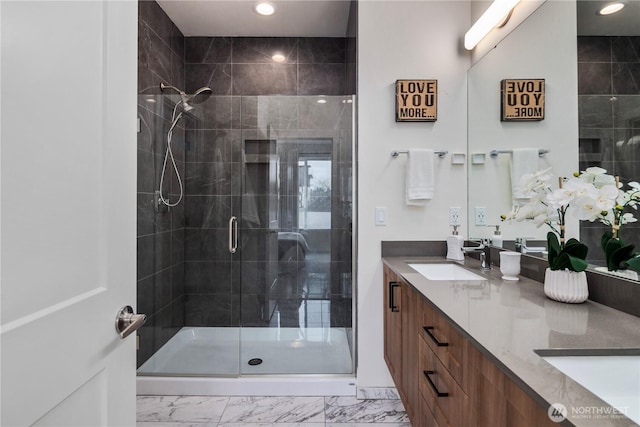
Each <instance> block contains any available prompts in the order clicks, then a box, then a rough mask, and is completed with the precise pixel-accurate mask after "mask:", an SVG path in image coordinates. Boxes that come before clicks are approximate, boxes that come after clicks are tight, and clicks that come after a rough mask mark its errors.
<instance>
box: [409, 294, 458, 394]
mask: <svg viewBox="0 0 640 427" xmlns="http://www.w3.org/2000/svg"><path fill="white" fill-rule="evenodd" d="M421 308H422V324H421V325H419V331H420V336H421V337H422V338H423V339H424V340H425V342H426V343H427V345H428V346H429V348H431V350H432V351H433V352H434V353H435V354H436V356H437V357H438V359H440V362H441V363H442V364H443V365H444V367H445V368H447V370H448V371H449V373H450V374H451V376H452V377H453V378H454V379H455V380H456V382H457V383H458V384H459V385H460V386H461V387H462V389H463V390H465V391H466V390H467V385H468V372H465V369H464V366H466V365H467V357H468V356H467V346H468V341H467V340H466V339H465V338H464V337H463V336H462V335H461V334H460V333H459V332H458V331H457V330H455V328H454V327H453V326H452V325H451V324H450V323H449V322H448V321H447V320H446V319H445V318H444V317H443V316H442V315H441V314H440V313H438V312H437V311H436V310H435V309H434V308H433V307H432V306H431V304H429V303H427V302H423V303H422V307H421Z"/></svg>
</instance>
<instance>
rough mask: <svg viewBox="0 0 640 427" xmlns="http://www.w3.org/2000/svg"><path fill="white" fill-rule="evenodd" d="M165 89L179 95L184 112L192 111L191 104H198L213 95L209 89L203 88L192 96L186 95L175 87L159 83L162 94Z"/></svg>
mask: <svg viewBox="0 0 640 427" xmlns="http://www.w3.org/2000/svg"><path fill="white" fill-rule="evenodd" d="M165 89H173V90H175V91H176V92H178V93H179V94H180V98H181V99H182V109H183V110H184V111H191V110H193V105H192V104H200V103H201V102H204V101H205V100H206V99H207V98H209V96H211V94H212V93H213V91H212V90H211V88H209V87H206V86H205V87H201V88H200V89H198V90H197V91H195V93H194V94H192V95H187V94H186V93H185V92H184V91H182V90H180V89H178V88H177V87H175V86H171V85H166V84H164V83H160V90H161V91H163V92H164V90H165Z"/></svg>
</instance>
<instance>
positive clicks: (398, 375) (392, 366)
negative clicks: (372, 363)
mask: <svg viewBox="0 0 640 427" xmlns="http://www.w3.org/2000/svg"><path fill="white" fill-rule="evenodd" d="M384 283H385V288H384V360H385V362H387V367H388V368H389V373H391V377H392V378H393V381H394V382H395V383H396V387H397V388H398V389H399V388H400V385H401V384H402V371H401V365H402V317H401V314H400V313H401V312H400V308H401V307H402V288H401V286H400V284H399V283H398V276H397V275H396V274H395V273H394V272H392V271H391V270H390V269H388V268H385V269H384ZM398 391H399V390H398Z"/></svg>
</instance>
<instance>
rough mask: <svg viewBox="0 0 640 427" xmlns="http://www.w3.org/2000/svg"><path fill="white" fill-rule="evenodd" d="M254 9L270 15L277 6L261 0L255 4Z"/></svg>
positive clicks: (261, 13)
mask: <svg viewBox="0 0 640 427" xmlns="http://www.w3.org/2000/svg"><path fill="white" fill-rule="evenodd" d="M253 10H255V11H256V13H259V14H260V15H264V16H269V15H273V14H274V13H275V11H276V7H275V6H274V5H273V3H271V2H268V1H261V2H259V3H256V4H255V6H253Z"/></svg>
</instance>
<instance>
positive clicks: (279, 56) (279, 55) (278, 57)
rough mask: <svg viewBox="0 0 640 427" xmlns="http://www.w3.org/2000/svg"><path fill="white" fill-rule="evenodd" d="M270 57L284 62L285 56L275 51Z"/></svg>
mask: <svg viewBox="0 0 640 427" xmlns="http://www.w3.org/2000/svg"><path fill="white" fill-rule="evenodd" d="M271 59H273V60H274V61H275V62H284V60H285V59H287V58H286V57H285V56H284V55H283V54H281V53H276V54H274V55H273V56H272V57H271Z"/></svg>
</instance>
